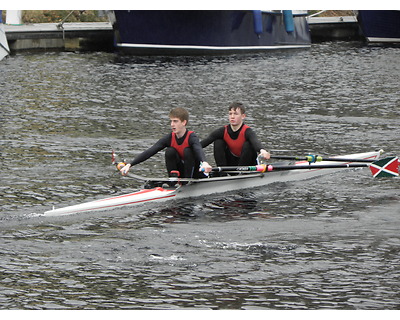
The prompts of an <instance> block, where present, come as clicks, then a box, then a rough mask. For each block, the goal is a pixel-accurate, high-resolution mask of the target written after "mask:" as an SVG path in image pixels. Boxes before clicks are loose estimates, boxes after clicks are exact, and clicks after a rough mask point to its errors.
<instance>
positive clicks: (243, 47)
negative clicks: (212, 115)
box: [111, 10, 311, 55]
mask: <svg viewBox="0 0 400 320" xmlns="http://www.w3.org/2000/svg"><path fill="white" fill-rule="evenodd" d="M306 15H307V11H306V10H302V11H292V10H273V11H260V10H247V11H245V10H242V11H240V10H238V11H234V10H219V11H215V10H149V11H147V10H138V11H135V10H116V11H113V13H112V14H111V20H112V23H113V28H114V30H115V35H116V36H115V38H116V46H117V48H118V49H120V50H121V51H122V52H127V53H131V54H137V55H168V54H170V55H183V54H185V55H193V54H225V53H237V52H249V51H261V50H269V49H288V48H309V47H310V45H311V37H310V32H309V27H308V24H307V20H306Z"/></svg>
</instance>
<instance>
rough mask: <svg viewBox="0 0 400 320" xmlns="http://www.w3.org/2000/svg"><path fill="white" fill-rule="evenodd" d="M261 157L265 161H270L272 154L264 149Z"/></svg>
mask: <svg viewBox="0 0 400 320" xmlns="http://www.w3.org/2000/svg"><path fill="white" fill-rule="evenodd" d="M260 156H261V157H263V158H264V159H265V160H268V159H270V158H271V154H270V153H269V152H268V151H266V150H264V149H261V150H260Z"/></svg>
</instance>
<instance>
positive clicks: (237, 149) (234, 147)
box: [224, 124, 250, 157]
mask: <svg viewBox="0 0 400 320" xmlns="http://www.w3.org/2000/svg"><path fill="white" fill-rule="evenodd" d="M247 128H250V127H249V126H248V125H245V124H244V125H243V126H242V129H241V130H240V132H239V136H238V137H237V139H232V138H231V136H230V135H229V133H228V125H226V126H225V132H224V141H225V142H226V144H227V145H228V148H229V150H230V151H231V152H232V154H233V155H235V156H236V157H240V155H241V154H242V149H243V144H244V143H245V142H246V138H245V133H246V130H247Z"/></svg>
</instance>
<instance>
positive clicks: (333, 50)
mask: <svg viewBox="0 0 400 320" xmlns="http://www.w3.org/2000/svg"><path fill="white" fill-rule="evenodd" d="M397 61H398V48H390V47H365V46H364V45H362V44H359V43H342V42H336V43H322V44H318V45H313V46H312V48H311V49H310V50H298V51H297V50H295V51H280V52H268V53H263V54H255V55H243V56H227V57H196V58H193V57H179V58H173V57H159V58H146V57H141V58H134V57H119V56H117V55H115V54H110V53H84V54H82V53H79V54H76V53H44V54H31V53H26V54H18V55H14V56H11V57H10V58H9V59H6V60H3V61H2V63H1V64H0V72H1V75H2V77H0V78H1V79H0V84H1V88H2V89H1V90H2V98H1V99H2V106H1V108H0V133H1V137H2V139H1V147H0V150H1V161H2V170H1V178H2V179H1V180H2V184H1V186H0V192H1V195H2V196H1V200H0V201H1V207H0V219H1V222H2V223H1V226H0V237H1V241H0V253H1V256H2V258H1V261H0V267H1V269H2V274H1V275H0V280H1V285H0V289H1V290H0V306H1V307H2V308H3V309H177V308H210V309H325V308H329V309H397V308H398V307H399V304H398V301H399V294H398V290H397V288H398V285H399V283H398V280H396V279H398V278H399V271H398V270H399V269H400V268H399V267H400V261H399V258H398V257H399V249H398V248H399V244H400V238H399V235H398V229H399V220H398V217H399V213H400V206H399V205H398V204H399V200H400V193H399V184H398V181H399V180H398V179H397V178H396V179H382V180H378V179H374V180H372V178H371V177H370V175H369V173H368V170H367V169H359V170H349V171H347V170H343V171H340V172H338V173H336V174H331V175H327V176H323V177H320V178H317V179H312V180H305V181H299V182H293V183H280V184H273V185H270V186H267V187H264V188H259V189H255V190H247V191H243V192H235V193H234V194H232V193H228V194H222V195H215V196H208V197H206V198H198V199H191V200H186V201H179V202H177V201H171V202H170V203H164V204H160V205H143V206H137V207H132V208H127V209H121V210H116V211H113V212H102V213H89V214H85V215H73V216H68V217H61V218H54V217H53V218H43V217H41V216H40V213H41V212H43V211H45V210H48V209H49V208H51V207H52V206H53V205H54V206H57V207H58V206H64V205H69V204H75V203H79V202H83V201H88V200H91V199H94V198H104V197H107V196H109V195H113V194H122V193H125V192H129V191H131V190H132V189H137V188H139V187H140V185H141V183H140V182H136V181H134V180H129V179H122V178H121V177H120V176H118V174H117V173H116V172H115V169H114V168H112V166H111V165H110V162H111V150H112V149H114V150H116V151H117V153H118V154H119V155H120V156H121V157H125V158H127V159H131V158H132V157H134V156H135V155H136V154H138V153H139V152H141V151H143V150H144V149H146V148H147V147H148V146H149V145H150V144H152V143H154V142H155V141H156V140H157V139H158V138H159V137H160V136H161V135H162V134H164V133H166V132H168V130H169V128H168V124H169V123H168V112H169V110H170V109H171V108H172V107H176V106H182V107H186V108H188V109H189V111H190V114H191V118H190V129H194V130H195V131H196V132H197V133H198V135H199V136H200V137H204V136H206V135H207V134H208V132H209V131H211V130H212V129H213V128H216V127H218V126H221V125H223V124H225V123H226V108H227V105H228V104H229V103H230V102H231V101H234V100H240V101H242V102H244V103H245V104H247V105H248V117H247V119H246V122H247V123H248V124H249V125H250V126H252V127H253V128H254V129H255V130H256V132H257V134H258V135H259V137H260V139H261V140H262V142H263V144H264V146H265V147H266V148H268V149H270V150H273V151H274V150H275V153H281V154H297V155H300V154H305V153H307V152H313V153H314V152H316V153H318V154H321V155H333V154H346V153H353V152H364V151H370V150H375V149H380V148H383V149H384V150H386V151H387V152H388V153H390V154H397V155H398V154H400V149H399V146H398V134H399V130H398V127H399V118H400V111H399V110H400V108H399V107H400V103H399V96H398V92H397V91H398V83H399V80H400V70H399V68H400V67H399V64H398V63H397ZM206 153H207V155H208V157H209V159H210V162H212V163H213V159H212V148H209V149H206ZM134 170H136V172H137V173H139V174H141V175H147V176H160V175H164V170H165V169H164V159H163V155H162V154H159V155H156V156H155V157H153V158H152V159H151V160H149V161H146V162H145V163H143V164H140V165H138V166H137V167H135V168H134Z"/></svg>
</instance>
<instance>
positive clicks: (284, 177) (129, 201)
mask: <svg viewBox="0 0 400 320" xmlns="http://www.w3.org/2000/svg"><path fill="white" fill-rule="evenodd" d="M382 152H383V150H379V151H372V152H366V153H356V154H349V155H343V156H337V157H334V159H332V158H329V159H330V160H329V161H320V162H319V163H315V162H314V163H311V162H310V161H300V162H297V163H296V164H295V165H294V166H286V168H285V166H273V165H269V166H266V167H265V168H266V169H267V168H268V167H269V168H270V170H269V171H270V172H268V171H267V172H257V171H256V172H249V173H244V172H242V173H240V174H238V175H232V176H225V177H212V178H205V179H181V180H179V179H177V178H173V179H175V180H171V178H169V179H149V180H150V182H152V183H153V185H154V183H159V184H160V185H161V186H157V187H152V188H149V189H143V190H140V191H137V192H133V193H128V194H123V195H119V196H115V197H111V198H106V199H100V200H95V201H91V202H87V203H83V204H78V205H73V206H68V207H64V208H59V209H53V210H49V211H46V212H45V213H44V215H45V216H62V215H69V214H76V213H83V212H92V211H104V210H111V209H116V208H121V207H126V206H133V205H138V204H143V203H148V202H163V201H167V200H170V199H184V198H191V197H201V196H205V195H210V194H216V193H223V192H228V191H234V190H243V189H250V188H258V187H262V186H265V185H268V184H271V183H275V182H288V181H296V180H304V179H309V178H312V177H316V176H320V175H324V174H328V173H331V172H333V171H336V170H338V169H339V168H343V167H368V166H370V164H366V163H360V162H364V161H361V160H369V161H370V162H371V163H372V164H371V166H373V164H374V163H376V162H374V161H375V160H377V159H378V158H379V156H380V155H381V153H382ZM335 159H337V161H335ZM341 159H343V160H345V161H346V163H343V161H341ZM352 159H353V160H354V161H352ZM388 159H393V160H390V161H388V165H390V166H392V168H390V169H393V170H398V159H397V158H395V157H393V158H388ZM357 160H360V161H357ZM383 160H384V159H382V160H380V161H383ZM385 166H386V164H385V165H384V166H383V167H382V168H381V171H385V170H386V169H385V168H384V167H385ZM292 167H294V168H292ZM244 168H253V167H242V170H239V171H244ZM394 168H395V169H394ZM286 169H287V170H286ZM304 169H306V170H304ZM377 170H379V169H377ZM371 171H372V169H371ZM383 173H384V172H383ZM163 184H164V185H165V184H168V185H172V186H171V187H169V186H168V187H166V186H163Z"/></svg>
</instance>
